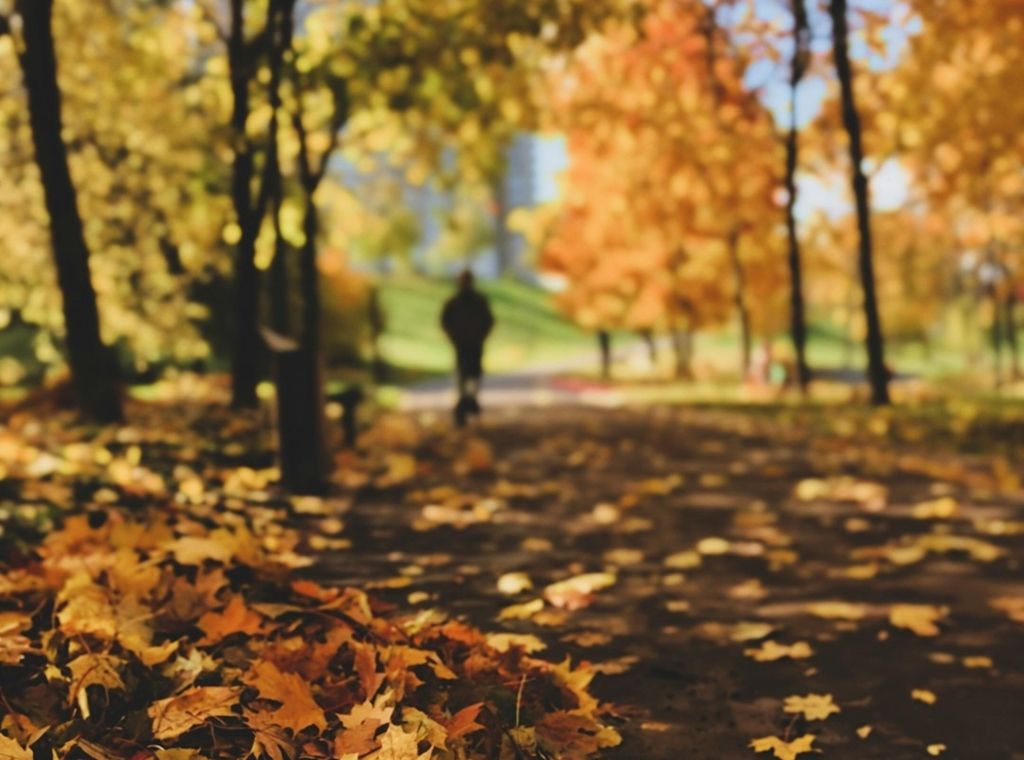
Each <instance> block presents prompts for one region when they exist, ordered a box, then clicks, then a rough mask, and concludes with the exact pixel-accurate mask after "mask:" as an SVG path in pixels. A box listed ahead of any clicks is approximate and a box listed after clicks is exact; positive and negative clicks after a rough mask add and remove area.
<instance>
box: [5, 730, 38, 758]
mask: <svg viewBox="0 0 1024 760" xmlns="http://www.w3.org/2000/svg"><path fill="white" fill-rule="evenodd" d="M0 760H33V754H32V750H30V749H27V748H25V747H23V746H21V745H20V744H18V742H16V741H14V739H12V738H10V737H9V736H5V735H4V734H2V733H0Z"/></svg>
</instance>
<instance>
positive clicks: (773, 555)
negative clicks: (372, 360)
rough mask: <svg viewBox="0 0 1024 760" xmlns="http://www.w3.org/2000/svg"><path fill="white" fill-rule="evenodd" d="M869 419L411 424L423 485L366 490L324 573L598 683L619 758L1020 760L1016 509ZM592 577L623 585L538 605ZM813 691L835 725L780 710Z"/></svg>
mask: <svg viewBox="0 0 1024 760" xmlns="http://www.w3.org/2000/svg"><path fill="white" fill-rule="evenodd" d="M524 382H525V381H524ZM858 414H859V413H857V412H852V411H851V412H842V413H840V412H834V413H832V412H828V413H823V414H821V415H818V416H816V417H815V416H814V415H811V416H810V417H809V418H808V419H802V418H800V417H799V415H794V414H792V413H789V412H778V411H775V412H770V413H769V412H767V411H764V412H758V411H749V410H748V411H742V410H739V409H671V408H664V407H650V408H643V409H609V410H599V409H592V408H586V407H580V406H569V407H558V406H551V407H548V408H544V409H530V410H525V409H517V408H513V407H508V406H501V405H497V407H496V408H495V409H493V410H492V411H491V412H489V413H488V414H486V415H485V418H484V421H483V422H482V424H481V425H480V426H479V427H478V428H476V429H475V430H473V431H470V432H467V433H454V432H452V431H450V430H448V426H447V424H446V420H445V418H444V417H443V416H442V415H439V414H436V413H435V412H432V411H425V412H423V413H422V414H421V415H420V417H419V424H420V426H421V427H422V430H421V431H420V433H419V434H418V435H417V436H411V437H409V440H410V441H414V443H410V449H409V454H410V455H411V456H413V457H415V464H416V470H415V475H414V476H413V477H408V478H405V479H403V478H397V479H396V482H395V483H394V484H393V485H389V486H380V485H378V486H376V487H367V488H364V489H362V490H361V491H360V492H359V494H358V496H357V497H356V498H355V499H354V501H353V503H352V505H351V507H350V508H349V510H348V512H347V514H346V515H345V518H344V519H345V522H346V535H347V536H348V537H349V538H350V540H351V541H352V547H351V549H349V550H347V551H343V552H338V553H335V554H333V555H331V556H330V557H329V558H328V559H327V560H326V561H325V562H324V563H323V564H322V565H321V566H320V567H319V568H318V570H317V573H318V575H320V576H321V577H323V578H324V579H325V580H328V581H331V582H334V583H353V584H356V583H357V584H360V585H368V586H371V587H374V588H375V589H376V593H377V594H379V595H381V596H383V597H384V598H385V599H390V600H393V601H395V602H396V603H399V604H401V605H403V606H408V605H409V604H410V603H412V604H414V606H419V607H422V608H424V609H426V608H429V607H434V606H436V607H438V608H440V609H443V610H446V611H448V612H450V613H451V614H454V615H456V616H460V617H463V618H465V619H467V620H468V621H470V622H472V623H474V624H476V625H478V626H480V627H482V628H484V629H485V630H490V631H505V632H511V633H516V634H520V635H532V636H537V637H538V638H539V639H541V640H543V641H544V642H546V643H547V645H548V648H547V650H546V651H544V652H542V653H540V655H539V656H543V657H547V658H551V659H554V660H559V659H562V658H563V657H565V656H571V657H572V658H573V660H574V661H577V660H581V659H583V660H588V661H591V662H595V663H601V666H600V668H599V670H601V672H602V674H601V675H598V676H597V678H596V681H595V683H594V687H593V688H594V690H595V692H596V693H597V694H598V696H599V697H600V698H601V699H602V700H603V701H607V702H609V703H613V704H614V705H615V706H616V708H615V709H616V710H617V711H618V712H619V713H620V714H621V717H622V721H623V734H624V737H625V741H624V743H623V744H622V746H621V747H619V748H617V749H615V750H610V751H608V753H607V756H608V757H609V758H621V759H622V760H678V759H679V758H687V760H697V759H699V758H708V759H711V758H714V759H716V760H723V759H726V758H746V757H751V758H753V757H757V755H755V754H754V752H753V751H752V750H751V749H750V748H749V746H748V745H749V743H750V742H751V740H754V739H759V738H766V737H778V739H779V740H780V741H783V742H789V741H793V740H798V738H799V737H805V736H813V747H814V748H815V749H817V750H820V751H821V752H822V753H823V754H821V755H820V756H822V757H825V758H841V759H845V758H849V759H850V760H869V759H871V758H879V759H880V760H881V759H883V758H884V760H901V759H902V758H922V757H933V756H944V757H951V758H965V759H967V760H972V759H977V760H988V759H992V760H995V759H996V758H1008V759H1010V760H1012V759H1013V758H1024V722H1022V721H1021V720H1020V710H1021V707H1022V706H1024V647H1022V646H1021V644H1022V643H1024V640H1022V632H1024V627H1022V626H1024V581H1022V579H1021V574H1020V563H1021V560H1022V559H1024V538H1022V536H1024V523H1022V522H1021V519H1022V511H1021V510H1022V507H1024V499H1022V495H1021V493H1020V492H1019V490H1018V489H1017V487H1016V485H1015V484H1014V483H1013V480H1012V478H1006V477H1001V475H1000V473H1002V476H1005V475H1006V470H1007V468H1006V465H1005V463H1003V464H999V463H998V462H997V461H996V459H995V458H994V457H987V456H979V455H976V454H975V455H968V454H964V453H961V452H958V451H955V450H954V449H953V448H952V441H953V439H952V438H948V440H947V438H943V435H944V433H943V431H945V430H946V428H945V427H942V430H936V431H932V430H930V429H928V428H927V425H925V427H924V428H922V430H916V429H912V428H909V427H908V429H907V430H906V431H904V432H905V435H903V436H902V437H903V438H905V439H906V440H907V441H910V442H904V443H900V444H898V445H897V444H890V443H888V442H887V440H888V439H887V438H886V437H884V436H881V435H879V433H880V432H881V431H880V430H879V429H877V428H878V423H877V421H876V419H875V418H874V417H870V416H868V415H867V413H864V415H863V416H861V417H858V416H857V415H858ZM411 419H412V417H411V416H406V417H405V418H402V424H403V425H411V424H412V423H411V422H410V420H411ZM892 424H893V425H894V426H895V425H896V423H895V422H893V423H892ZM399 427H401V425H400V426H399ZM399 437H400V436H399ZM914 439H917V442H913V441H914ZM925 442H927V443H925ZM966 443H967V445H969V446H970V445H973V446H974V448H975V450H976V451H983V450H985V447H986V446H988V445H990V444H991V443H992V442H991V441H981V440H979V441H977V442H974V443H972V442H971V441H966ZM975 444H976V445H975ZM402 469H408V468H407V467H396V471H398V470H402ZM510 573H516V574H522V575H508V574H510ZM583 573H611V574H612V575H613V576H614V578H615V582H614V584H613V585H611V586H610V587H608V588H604V589H601V590H597V591H595V592H594V593H593V594H592V595H587V594H580V593H575V595H574V594H573V593H570V594H568V595H567V596H566V595H565V594H562V595H561V596H560V595H559V594H558V593H555V594H552V593H551V592H550V591H549V593H548V594H547V599H548V601H547V602H545V603H539V602H536V601H535V600H537V599H542V598H544V596H545V595H544V593H543V592H542V590H543V589H544V588H545V587H546V586H547V585H548V584H551V583H553V582H556V581H561V580H565V579H567V578H573V577H578V576H579V575H580V574H583ZM502 576H506V583H510V582H511V580H515V581H516V582H517V583H518V584H519V585H525V584H526V582H527V581H526V579H528V580H529V582H530V583H532V585H533V588H532V589H531V588H522V589H521V590H520V591H519V593H512V594H507V595H506V594H503V593H501V592H500V591H499V588H498V585H499V579H500V578H502ZM511 585H512V586H513V588H509V589H506V591H516V589H515V588H514V586H515V585H516V584H515V583H512V584H511ZM577 591H578V589H577ZM552 599H554V600H555V601H556V602H557V603H555V604H552V603H551V600H552ZM525 604H529V605H531V607H528V608H525V610H524V609H523V608H520V610H519V612H520V613H522V614H521V615H520V617H521V618H522V619H505V620H499V614H500V612H501V611H502V610H503V609H506V608H507V607H509V606H510V605H525ZM574 608H575V609H574ZM530 609H532V610H533V612H532V614H527V612H528V611H529V610H530ZM1013 618H1016V621H1015V620H1014V619H1013ZM811 694H815V695H822V696H825V695H827V696H829V697H831V699H832V701H833V702H834V704H835V705H836V706H837V707H838V708H839V710H840V712H838V713H834V714H829V715H828V717H827V719H825V720H811V719H808V718H805V717H803V716H801V715H799V714H793V713H787V712H786V711H785V703H784V700H785V699H786V698H787V697H790V696H807V695H811ZM826 712H831V711H830V710H826ZM802 741H807V740H806V739H803V740H802ZM761 757H770V754H766V755H761ZM805 757H811V755H805Z"/></svg>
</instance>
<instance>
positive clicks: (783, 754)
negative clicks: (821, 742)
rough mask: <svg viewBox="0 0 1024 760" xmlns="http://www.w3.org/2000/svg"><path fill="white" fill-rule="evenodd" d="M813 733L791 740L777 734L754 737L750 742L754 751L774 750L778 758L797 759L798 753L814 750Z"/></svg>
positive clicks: (783, 759)
mask: <svg viewBox="0 0 1024 760" xmlns="http://www.w3.org/2000/svg"><path fill="white" fill-rule="evenodd" d="M812 744H814V735H813V734H804V735H803V736H801V737H800V738H799V739H794V740H793V741H791V742H784V741H783V740H782V739H780V738H779V737H777V736H766V737H764V738H761V739H754V740H753V741H752V742H750V747H751V749H753V750H754V752H774V753H775V757H776V758H777V759H778V760H796V758H797V756H798V755H802V754H804V753H806V752H811V751H813V750H812V749H811V745H812Z"/></svg>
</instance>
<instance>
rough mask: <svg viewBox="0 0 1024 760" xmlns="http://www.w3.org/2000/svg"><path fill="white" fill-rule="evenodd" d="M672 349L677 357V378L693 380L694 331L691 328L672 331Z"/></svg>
mask: <svg viewBox="0 0 1024 760" xmlns="http://www.w3.org/2000/svg"><path fill="white" fill-rule="evenodd" d="M672 349H673V351H675V355H676V377H677V378H678V379H680V380H692V379H693V331H692V330H690V329H689V328H687V329H685V330H683V329H678V328H677V329H675V330H673V331H672Z"/></svg>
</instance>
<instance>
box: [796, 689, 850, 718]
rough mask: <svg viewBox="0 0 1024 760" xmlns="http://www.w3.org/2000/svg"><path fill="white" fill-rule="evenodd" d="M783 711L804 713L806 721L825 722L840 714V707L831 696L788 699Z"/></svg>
mask: <svg viewBox="0 0 1024 760" xmlns="http://www.w3.org/2000/svg"><path fill="white" fill-rule="evenodd" d="M782 709H783V710H784V711H785V712H788V713H803V716H804V718H805V719H806V720H825V719H826V718H828V716H829V715H832V714H833V713H837V712H839V706H838V705H836V703H835V702H833V701H832V695H831V694H808V695H807V696H806V697H798V696H792V697H786V702H785V705H784V706H783V708H782Z"/></svg>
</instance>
